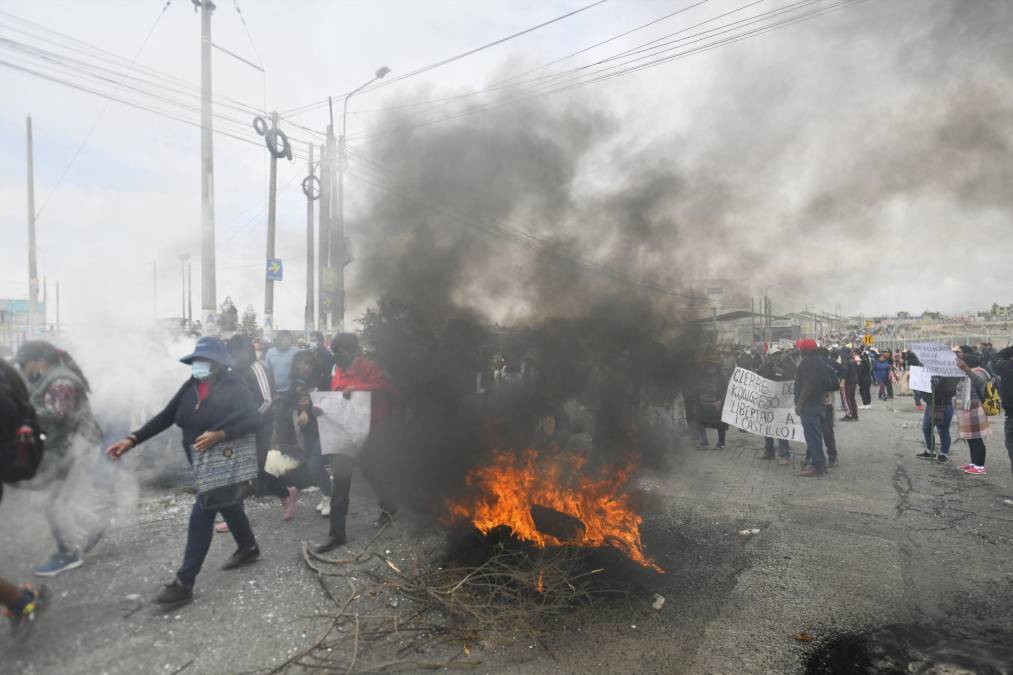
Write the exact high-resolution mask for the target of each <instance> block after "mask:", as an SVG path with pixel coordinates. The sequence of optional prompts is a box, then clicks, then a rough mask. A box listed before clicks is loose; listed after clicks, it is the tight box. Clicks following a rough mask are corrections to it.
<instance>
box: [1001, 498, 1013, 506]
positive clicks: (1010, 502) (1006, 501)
mask: <svg viewBox="0 0 1013 675" xmlns="http://www.w3.org/2000/svg"><path fill="white" fill-rule="evenodd" d="M1002 503H1003V504H1005V505H1006V506H1013V499H1004V500H1002Z"/></svg>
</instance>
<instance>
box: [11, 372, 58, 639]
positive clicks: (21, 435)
mask: <svg viewBox="0 0 1013 675" xmlns="http://www.w3.org/2000/svg"><path fill="white" fill-rule="evenodd" d="M36 443H42V439H41V429H40V428H39V426H38V419H37V416H36V413H35V410H34V409H33V408H32V404H31V401H30V400H29V395H28V388H27V387H26V386H25V383H24V381H23V380H22V379H21V375H19V374H18V372H17V371H16V370H15V369H14V367H13V366H12V365H10V364H9V363H7V361H5V360H4V359H0V452H2V453H3V455H4V456H5V457H6V456H9V457H15V456H18V455H20V454H21V453H22V450H23V449H24V448H23V447H19V446H22V444H33V445H34V444H36ZM40 447H41V446H40ZM22 477H23V476H14V475H8V474H7V472H4V473H3V474H0V501H2V500H3V486H4V483H6V482H9V481H13V480H16V479H21V478H22ZM0 605H2V606H3V615H4V616H6V617H7V619H8V620H9V621H10V624H11V637H12V638H14V639H15V640H21V639H24V638H26V637H27V636H28V635H29V634H30V633H31V631H32V628H33V627H34V626H35V623H36V621H38V618H39V615H40V614H41V613H42V611H43V610H44V609H46V608H47V607H48V605H49V589H48V588H47V587H46V586H43V585H40V586H35V585H34V584H21V585H18V584H14V583H11V582H10V581H7V579H5V578H3V577H0Z"/></svg>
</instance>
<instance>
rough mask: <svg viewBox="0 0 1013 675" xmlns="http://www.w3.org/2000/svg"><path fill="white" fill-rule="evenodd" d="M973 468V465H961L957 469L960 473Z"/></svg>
mask: <svg viewBox="0 0 1013 675" xmlns="http://www.w3.org/2000/svg"><path fill="white" fill-rule="evenodd" d="M973 466H974V464H961V465H960V466H958V467H957V468H958V469H960V470H961V471H967V470H968V469H970V468H971V467H973Z"/></svg>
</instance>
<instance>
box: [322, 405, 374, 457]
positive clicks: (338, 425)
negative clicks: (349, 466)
mask: <svg viewBox="0 0 1013 675" xmlns="http://www.w3.org/2000/svg"><path fill="white" fill-rule="evenodd" d="M310 398H311V399H312V400H313V405H315V406H316V407H318V408H320V409H321V410H322V411H323V415H321V416H320V417H318V418H317V426H318V427H319V429H320V452H321V454H324V455H345V456H346V457H358V456H359V452H360V451H361V450H362V444H363V443H364V442H365V440H366V436H368V435H369V422H370V412H371V410H372V394H371V393H370V392H368V391H353V392H352V397H351V398H347V399H346V398H345V395H344V392H340V391H314V392H312V393H310Z"/></svg>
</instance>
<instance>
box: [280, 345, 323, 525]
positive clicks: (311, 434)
mask: <svg viewBox="0 0 1013 675" xmlns="http://www.w3.org/2000/svg"><path fill="white" fill-rule="evenodd" d="M327 353H328V354H330V352H327ZM317 376H318V371H317V355H316V354H314V353H313V352H312V351H309V350H307V351H301V352H299V353H298V354H296V356H295V359H294V360H293V361H292V387H291V389H290V390H289V393H288V394H287V396H288V398H289V401H288V407H290V408H291V409H292V421H293V424H294V425H295V430H296V438H297V440H298V441H299V446H300V447H301V448H302V455H303V458H304V460H305V465H306V470H307V471H309V474H310V477H311V478H312V479H313V482H315V483H316V484H317V487H319V488H320V493H321V498H320V503H319V504H318V505H317V511H318V512H319V513H320V515H322V516H324V517H327V516H329V515H330V513H331V488H332V482H331V476H330V474H328V473H327V468H326V467H325V466H324V458H323V455H321V448H320V428H319V426H318V425H317V416H318V415H319V413H320V410H319V409H318V408H316V407H315V406H314V405H313V401H312V398H311V397H310V394H311V393H312V392H313V391H316V389H317V387H316V382H317V381H318V378H317ZM325 391H330V384H328V387H327V389H326V390H325Z"/></svg>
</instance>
